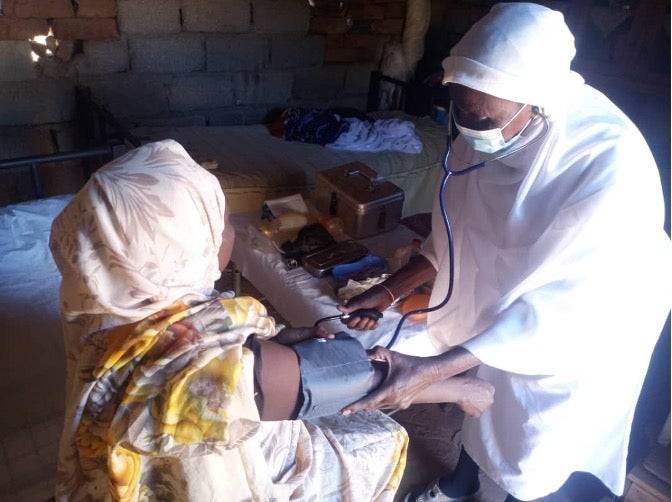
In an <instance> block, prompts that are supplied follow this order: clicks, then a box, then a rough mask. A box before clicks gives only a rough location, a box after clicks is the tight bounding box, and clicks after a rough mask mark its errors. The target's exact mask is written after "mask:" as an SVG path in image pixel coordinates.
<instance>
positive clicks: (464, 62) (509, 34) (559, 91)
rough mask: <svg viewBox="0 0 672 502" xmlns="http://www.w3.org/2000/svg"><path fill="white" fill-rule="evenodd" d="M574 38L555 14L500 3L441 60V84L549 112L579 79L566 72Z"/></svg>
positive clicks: (529, 6)
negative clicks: (537, 107) (459, 86)
mask: <svg viewBox="0 0 672 502" xmlns="http://www.w3.org/2000/svg"><path fill="white" fill-rule="evenodd" d="M575 53H576V51H575V49H574V36H573V35H572V33H571V32H570V31H569V28H568V27H567V25H566V24H565V21H564V18H563V15H562V14H561V13H560V12H557V11H554V10H551V9H548V8H546V7H544V6H542V5H538V4H533V3H500V4H496V5H495V6H493V7H492V9H491V10H490V12H489V13H488V14H486V15H485V16H484V17H483V18H481V19H480V20H479V21H477V22H476V23H475V24H474V25H473V26H472V27H471V28H470V29H469V31H467V33H466V34H465V35H464V37H463V38H462V39H461V40H460V41H459V42H458V43H457V44H456V45H455V46H454V47H453V48H452V49H451V51H450V56H448V57H447V58H446V59H444V60H443V83H444V84H448V83H451V82H453V83H457V84H461V85H464V86H466V87H469V88H471V89H476V90H477V91H481V92H484V93H486V94H490V95H492V96H496V97H498V98H502V99H507V100H509V101H515V102H518V103H526V104H530V105H535V106H539V107H541V108H544V109H545V110H547V111H548V110H549V109H550V110H552V109H553V108H554V107H555V106H557V104H558V103H559V102H560V101H561V100H562V99H563V96H566V95H567V93H568V87H569V86H570V85H572V84H576V83H581V82H583V79H582V78H581V77H580V76H579V75H578V74H576V73H574V72H573V71H571V70H570V63H571V61H572V59H573V58H574V55H575Z"/></svg>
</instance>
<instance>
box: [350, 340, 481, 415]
mask: <svg viewBox="0 0 672 502" xmlns="http://www.w3.org/2000/svg"><path fill="white" fill-rule="evenodd" d="M367 353H368V355H369V359H371V360H372V361H374V364H375V362H376V361H379V362H380V364H383V365H386V366H387V375H386V376H385V379H384V380H383V382H382V383H381V384H380V386H379V387H378V388H377V389H376V390H374V391H373V392H371V393H370V394H369V395H368V396H366V397H364V398H362V399H360V400H359V401H357V402H356V403H353V404H351V405H349V406H346V407H345V408H344V409H343V413H344V414H346V415H347V414H350V413H354V412H356V411H364V410H379V409H382V410H399V409H406V408H408V407H409V406H410V405H411V404H413V403H415V402H417V403H422V402H457V403H458V404H459V405H460V406H461V407H462V409H464V410H465V411H466V412H467V413H470V414H473V415H474V416H477V415H478V414H480V413H481V412H482V411H483V410H485V409H486V408H487V407H488V406H489V405H490V404H491V403H492V400H491V398H492V394H494V389H493V388H491V386H490V384H487V383H486V382H483V384H484V385H483V386H481V387H482V388H481V387H479V388H476V389H474V388H473V387H470V386H469V385H467V386H464V385H463V383H464V380H463V379H460V380H458V379H456V380H453V381H452V382H451V383H449V384H447V382H448V381H450V379H451V377H454V376H455V375H458V374H460V373H464V372H465V371H467V370H468V369H470V368H473V367H475V366H477V365H478V364H480V361H479V359H478V358H477V357H476V356H474V355H473V354H472V353H471V352H469V351H468V350H465V349H463V348H462V347H456V348H454V349H451V350H449V351H447V352H444V353H443V354H439V355H438V356H431V357H417V356H408V355H405V354H402V353H400V352H395V351H392V350H388V349H386V348H383V347H374V348H373V349H371V350H368V351H367ZM469 380H476V379H473V378H472V379H469ZM480 382H482V381H480V380H479V383H480ZM469 383H473V382H469ZM437 384H438V385H437ZM454 384H457V388H456V387H455V385H454Z"/></svg>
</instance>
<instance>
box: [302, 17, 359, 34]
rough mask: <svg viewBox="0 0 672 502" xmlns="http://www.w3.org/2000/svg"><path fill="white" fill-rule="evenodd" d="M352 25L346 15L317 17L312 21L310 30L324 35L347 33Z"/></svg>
mask: <svg viewBox="0 0 672 502" xmlns="http://www.w3.org/2000/svg"><path fill="white" fill-rule="evenodd" d="M351 26H352V23H351V21H350V20H349V19H348V18H345V17H316V18H313V19H311V21H310V31H312V32H313V33H322V34H324V35H336V34H343V33H347V32H348V31H349V30H350V27H351Z"/></svg>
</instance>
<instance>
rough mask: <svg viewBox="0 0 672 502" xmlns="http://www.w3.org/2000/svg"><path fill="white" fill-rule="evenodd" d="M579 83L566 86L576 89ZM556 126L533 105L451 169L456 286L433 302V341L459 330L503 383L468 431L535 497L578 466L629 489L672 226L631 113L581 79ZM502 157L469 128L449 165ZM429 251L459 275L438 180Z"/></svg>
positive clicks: (497, 475)
mask: <svg viewBox="0 0 672 502" xmlns="http://www.w3.org/2000/svg"><path fill="white" fill-rule="evenodd" d="M567 92H568V93H571V92H572V91H570V90H569V89H568V90H567ZM567 102H568V103H571V104H568V105H567V107H566V109H565V110H561V111H560V110H559V111H556V112H555V113H553V114H552V115H551V116H550V118H549V123H548V128H546V127H545V126H544V124H543V121H542V120H541V119H539V118H537V119H535V122H533V123H532V124H531V125H530V127H528V130H527V131H526V133H525V134H526V135H525V136H524V137H522V138H521V139H520V140H519V142H518V143H516V146H514V148H517V147H518V146H520V145H523V144H526V143H529V145H530V146H529V147H528V148H526V149H523V150H521V151H520V152H518V153H516V154H513V155H511V156H509V157H507V158H504V159H501V160H500V161H496V162H493V163H491V164H488V165H487V167H484V168H482V169H480V170H477V171H475V172H472V173H470V174H468V175H465V176H455V177H452V178H451V179H449V181H448V187H447V190H446V196H445V200H446V205H447V208H448V214H449V216H450V221H451V225H452V229H453V233H454V239H455V284H454V293H453V298H452V299H451V300H450V302H449V303H448V305H447V306H446V307H444V308H443V309H442V310H440V311H437V312H434V313H431V314H430V315H429V319H428V324H429V334H430V339H431V341H432V342H433V343H434V345H435V346H436V348H437V350H440V351H445V350H447V349H449V348H450V347H451V346H455V345H462V346H463V347H465V348H466V349H468V350H469V351H470V352H472V353H473V354H475V355H476V356H477V357H478V358H479V359H480V360H481V361H482V364H481V365H480V367H479V368H478V373H477V376H479V377H480V378H483V379H485V380H487V381H489V382H491V383H492V384H493V385H494V386H495V388H496V394H495V402H494V405H493V406H492V407H491V408H490V409H489V410H488V411H487V412H486V413H484V414H483V415H482V416H481V417H480V418H479V419H470V418H467V419H466V420H465V425H464V428H463V441H464V446H465V448H466V450H467V451H468V452H469V454H470V455H471V456H472V457H473V458H474V460H475V461H476V462H477V464H478V465H479V466H480V468H481V469H482V470H483V471H485V472H486V473H487V474H488V475H489V476H490V477H491V478H492V479H493V480H494V481H495V482H497V483H498V484H499V485H500V486H501V487H502V488H504V489H505V490H506V491H507V492H509V493H511V494H512V495H514V496H515V497H517V498H520V499H523V500H530V499H534V498H538V497H542V496H545V495H547V494H549V493H551V492H553V491H555V490H557V489H558V488H559V487H560V486H561V485H562V484H563V483H564V482H565V481H566V479H567V477H568V476H569V475H570V474H571V473H572V472H574V471H585V472H590V473H593V474H594V475H595V476H597V477H598V478H599V479H601V480H602V481H603V482H604V483H605V485H606V486H607V487H608V488H609V489H610V490H611V491H612V492H614V493H615V494H621V493H622V492H623V489H624V483H625V475H626V472H625V471H626V456H627V450H628V440H629V434H630V427H631V424H632V418H633V414H634V410H635V405H636V403H637V398H638V395H639V392H640V390H641V386H642V383H643V379H644V377H645V374H646V370H647V367H648V363H649V360H650V357H651V353H652V351H653V348H654V345H655V343H656V341H657V339H658V337H659V335H660V333H661V329H662V327H663V324H664V322H665V320H666V317H667V315H668V313H669V311H670V305H671V301H670V300H671V295H670V287H669V285H670V284H672V281H671V280H670V279H671V274H670V265H671V263H672V262H671V258H672V255H671V253H670V250H671V247H670V240H669V238H668V237H667V235H666V234H665V232H664V230H663V224H664V216H665V215H664V203H663V196H662V191H661V184H660V178H659V174H658V171H657V168H656V165H655V161H654V159H653V157H652V155H651V153H650V150H649V148H648V146H647V145H646V143H645V141H644V139H643V137H642V136H641V134H640V133H639V131H638V130H637V129H636V128H635V126H634V125H633V124H632V122H631V121H630V120H629V119H628V118H627V117H626V116H625V115H624V114H623V113H622V112H620V111H619V110H618V109H617V108H616V107H615V106H614V105H613V104H612V103H611V102H610V101H608V100H607V99H606V98H605V97H604V96H603V95H602V94H601V93H599V92H597V91H596V90H594V89H592V88H590V87H589V86H586V85H578V86H577V87H576V88H575V89H574V92H573V96H570V97H569V98H568V99H567ZM488 157H492V155H485V154H482V153H478V152H474V151H473V150H471V149H469V148H468V147H467V146H466V145H465V143H464V142H462V141H461V139H460V138H459V137H458V138H457V140H456V141H455V143H454V150H453V154H452V155H451V158H450V162H451V168H452V169H455V170H459V169H463V168H464V167H467V166H469V165H472V164H476V163H478V162H480V161H481V160H483V159H485V158H488ZM432 228H433V234H432V238H430V239H427V243H426V246H425V248H424V250H423V253H424V255H425V256H426V257H427V258H428V259H429V260H430V261H431V262H432V263H433V264H434V266H435V267H436V268H437V270H439V273H438V275H437V278H436V281H435V286H434V290H433V293H432V301H431V304H432V305H435V304H437V303H439V302H440V301H441V300H442V299H443V298H444V296H445V294H446V291H447V288H448V277H449V271H448V249H447V238H446V233H445V230H444V223H443V220H442V218H441V215H440V210H439V204H438V195H437V197H436V200H435V207H434V213H433V221H432Z"/></svg>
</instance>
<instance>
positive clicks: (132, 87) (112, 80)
mask: <svg viewBox="0 0 672 502" xmlns="http://www.w3.org/2000/svg"><path fill="white" fill-rule="evenodd" d="M81 83H82V85H87V86H88V87H90V88H91V91H92V95H93V98H94V99H95V100H96V102H97V103H98V104H100V105H102V106H105V107H106V108H107V109H108V110H109V111H110V112H111V113H112V114H113V115H115V116H117V117H119V118H122V117H142V116H151V115H158V114H160V113H166V112H167V111H168V90H167V89H168V83H169V82H168V79H166V78H162V77H161V76H158V75H142V76H140V75H130V74H127V73H118V74H116V75H105V76H104V77H96V78H92V79H82V81H81Z"/></svg>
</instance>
